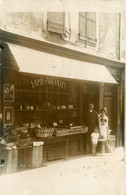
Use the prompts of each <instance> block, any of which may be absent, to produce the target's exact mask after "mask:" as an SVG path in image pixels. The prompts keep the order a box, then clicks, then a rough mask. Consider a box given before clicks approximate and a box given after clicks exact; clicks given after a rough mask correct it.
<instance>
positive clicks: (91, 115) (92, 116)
mask: <svg viewBox="0 0 126 195" xmlns="http://www.w3.org/2000/svg"><path fill="white" fill-rule="evenodd" d="M85 123H86V126H87V127H88V132H93V131H94V128H95V127H98V114H97V112H96V111H95V110H93V111H92V112H90V111H88V112H87V115H86V121H85Z"/></svg>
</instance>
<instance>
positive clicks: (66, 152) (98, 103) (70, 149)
mask: <svg viewBox="0 0 126 195" xmlns="http://www.w3.org/2000/svg"><path fill="white" fill-rule="evenodd" d="M8 35H9V36H8ZM3 41H4V42H5V43H3V44H4V54H3V55H2V67H1V72H2V77H1V85H2V90H3V91H2V93H1V114H2V119H3V120H2V122H1V127H2V128H1V134H3V135H4V132H5V130H6V128H7V127H8V126H9V127H10V131H11V130H12V129H16V128H18V127H23V126H26V127H27V128H28V129H30V130H31V136H32V138H33V139H36V140H37V141H44V161H48V160H55V159H59V158H62V157H65V158H66V157H67V156H72V155H77V154H84V153H85V152H86V145H85V143H86V128H85V130H84V131H83V133H82V132H81V133H79V131H78V132H77V133H72V132H71V134H69V135H68V134H67V133H66V132H68V131H67V130H68V129H70V126H71V125H72V126H76V127H77V126H85V116H86V112H87V110H88V105H89V103H93V104H94V105H95V110H96V111H97V112H98V113H99V110H100V109H101V108H102V107H104V106H105V107H107V110H108V116H109V125H110V129H112V134H113V135H115V136H116V140H117V145H121V144H122V135H123V116H122V113H123V101H124V100H123V85H124V83H123V79H122V74H123V71H124V70H123V68H124V64H123V63H119V62H115V64H114V61H111V60H107V59H102V58H99V57H95V56H89V55H86V54H81V53H78V52H75V51H70V50H69V52H66V51H65V49H64V48H60V47H58V46H57V49H56V48H52V50H51V47H50V45H49V44H45V45H44V43H42V42H37V43H38V45H37V46H36V41H35V40H32V39H31V40H30V39H29V40H26V39H25V37H22V36H18V35H14V34H12V33H9V34H6V32H3ZM25 41H26V43H25ZM27 43H29V45H27ZM15 45H16V50H15V51H18V52H17V53H18V54H19V52H20V51H22V52H23V50H24V52H25V51H28V52H29V50H31V49H32V52H33V55H35V56H36V63H33V58H34V56H33V57H32V56H31V55H30V56H31V58H32V59H31V60H30V61H29V64H27V67H28V69H27V70H26V69H25V68H26V61H27V59H26V57H25V53H24V55H22V53H21V54H19V56H20V55H21V56H20V58H17V53H15V52H14V50H13V48H12V47H11V46H13V47H15ZM40 45H41V48H39V47H40ZM18 47H20V50H18ZM24 48H25V49H26V50H25V49H24ZM43 52H45V53H43ZM40 53H42V54H41V56H40ZM46 53H47V54H48V55H50V56H49V57H50V58H51V56H53V54H54V55H55V56H54V58H55V59H56V61H53V59H54V58H52V64H51V59H49V58H48V57H46ZM30 54H31V53H30ZM43 55H44V56H45V57H44V58H42V56H43ZM40 57H41V58H40ZM62 57H63V58H62ZM23 58H24V59H23ZM37 58H38V60H37ZM60 58H61V60H60ZM75 58H76V59H75ZM22 59H23V61H24V64H22ZM40 59H41V61H40ZM20 60H21V61H20ZM34 60H35V59H34ZM60 61H62V62H64V65H62V64H60ZM67 61H68V62H67ZM27 62H28V61H27ZM39 62H41V63H40V65H41V64H46V66H45V67H46V68H47V67H48V66H50V67H51V68H52V67H53V68H54V69H55V68H56V70H57V67H61V69H59V70H57V71H56V72H52V69H48V68H47V69H46V68H45V69H44V68H43V67H44V66H43V65H41V66H42V68H41V69H39V68H40V66H38V64H39ZM56 62H57V63H59V65H58V64H56ZM82 62H83V64H84V66H85V68H84V69H83V72H82V74H81V72H80V78H79V77H78V75H77V67H78V69H79V67H80V68H81V65H80V64H81V63H82ZM105 62H106V64H108V68H109V69H111V74H112V75H113V76H112V75H110V73H109V71H110V70H109V71H108V70H107V68H105V67H103V64H105ZM66 63H67V66H68V65H69V64H70V63H71V64H72V65H73V67H75V68H76V69H75V71H73V70H72V69H71V68H68V69H66ZM88 63H89V64H88ZM75 64H77V66H76V65H75ZM113 64H114V65H113ZM72 65H71V67H72ZM74 65H75V66H74ZM93 66H94V67H95V70H96V72H93V73H92V71H91V68H89V67H93ZM33 67H34V71H32V70H33V69H32V68H33ZM86 67H87V68H86ZM99 67H100V68H102V70H101V71H103V72H102V73H103V75H104V77H101V76H100V75H98V72H97V70H98V68H99ZM23 68H24V69H23ZM88 69H90V71H89V70H88ZM39 70H40V72H39ZM68 70H69V71H68ZM84 71H85V72H84ZM54 73H55V74H54ZM64 75H65V76H64ZM83 75H85V78H83V79H82V78H81V76H83ZM86 76H87V77H86ZM113 77H115V79H114V78H113ZM107 79H108V81H107ZM8 90H9V91H10V93H9V94H8ZM55 123H57V124H58V125H59V130H64V134H63V131H60V132H58V133H59V134H57V136H56V134H55V132H53V134H52V135H51V136H47V137H42V136H41V135H40V134H39V133H40V132H39V131H38V132H37V133H38V134H37V133H36V131H33V129H35V128H38V126H39V127H40V126H41V127H46V128H52V127H54V125H55ZM61 132H62V133H61ZM65 133H66V134H65ZM36 135H38V136H36Z"/></svg>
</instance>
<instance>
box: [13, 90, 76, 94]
mask: <svg viewBox="0 0 126 195" xmlns="http://www.w3.org/2000/svg"><path fill="white" fill-rule="evenodd" d="M15 92H17V93H18V92H19V93H20V92H21V93H22V92H23V93H24V92H25V93H35V94H36V93H37V94H45V93H47V92H48V94H55V95H59V94H60V95H73V94H74V95H79V93H73V92H54V91H37V90H34V91H33V90H25V89H15Z"/></svg>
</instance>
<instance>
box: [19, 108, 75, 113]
mask: <svg viewBox="0 0 126 195" xmlns="http://www.w3.org/2000/svg"><path fill="white" fill-rule="evenodd" d="M51 110H56V111H72V110H77V108H71V109H68V108H66V109H56V108H47V109H46V108H44V109H41V110H40V109H38V110H37V109H33V110H27V109H22V110H20V109H15V111H16V112H43V111H51Z"/></svg>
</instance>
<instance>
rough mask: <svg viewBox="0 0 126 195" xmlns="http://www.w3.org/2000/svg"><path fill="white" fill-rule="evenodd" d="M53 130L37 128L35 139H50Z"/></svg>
mask: <svg viewBox="0 0 126 195" xmlns="http://www.w3.org/2000/svg"><path fill="white" fill-rule="evenodd" d="M53 132H54V128H39V129H36V136H37V137H51V136H52V135H53Z"/></svg>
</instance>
